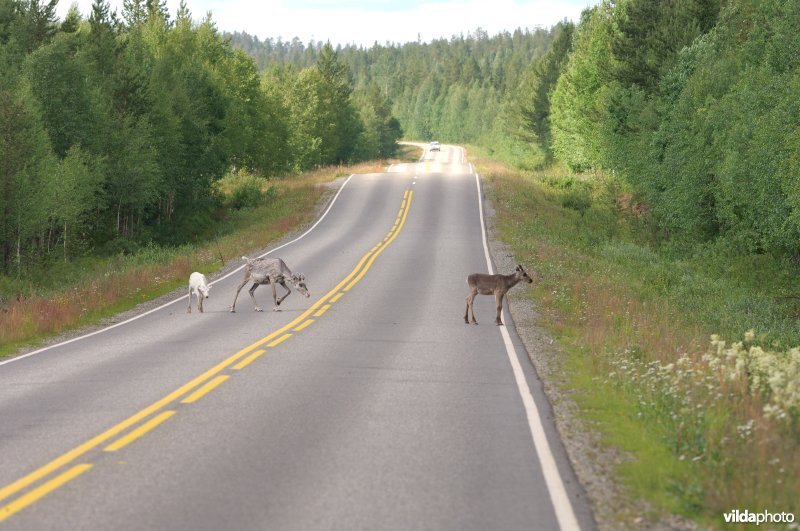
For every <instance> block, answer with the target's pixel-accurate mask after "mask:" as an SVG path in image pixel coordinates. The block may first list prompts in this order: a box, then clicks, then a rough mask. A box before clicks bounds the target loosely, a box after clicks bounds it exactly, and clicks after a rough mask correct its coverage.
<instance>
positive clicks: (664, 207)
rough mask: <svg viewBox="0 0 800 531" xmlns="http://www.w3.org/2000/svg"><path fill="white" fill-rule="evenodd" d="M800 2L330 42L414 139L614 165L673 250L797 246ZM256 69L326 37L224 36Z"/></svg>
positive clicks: (679, 5) (650, 4) (799, 250)
mask: <svg viewBox="0 0 800 531" xmlns="http://www.w3.org/2000/svg"><path fill="white" fill-rule="evenodd" d="M798 27H800V6H799V5H798V4H797V2H790V1H785V0H763V1H762V0H677V1H674V2H660V1H657V0H616V1H610V0H605V1H603V2H600V3H599V5H597V6H595V7H593V8H591V9H587V10H586V11H584V13H583V15H582V17H581V20H580V21H577V24H573V23H572V22H569V21H564V22H563V23H560V24H557V25H556V26H554V27H552V28H549V29H537V30H535V31H521V30H518V31H515V32H514V33H502V34H499V35H495V36H489V35H487V34H486V33H485V32H483V31H482V30H477V31H475V32H474V33H469V34H467V35H461V36H454V37H453V38H451V39H449V40H447V39H441V40H435V41H433V42H431V43H421V42H413V43H406V44H394V45H393V44H385V45H380V44H377V43H376V44H375V45H374V46H372V47H371V48H369V49H364V48H359V47H354V46H348V47H345V48H340V49H338V50H337V52H338V54H339V57H340V58H341V60H342V62H343V63H344V64H346V65H347V66H348V68H349V73H350V75H351V76H352V78H353V83H354V85H355V87H357V88H359V89H366V88H367V87H371V88H373V89H374V88H377V90H378V91H379V93H380V94H382V95H383V96H384V97H385V98H386V99H388V100H389V101H390V102H391V109H392V114H393V115H394V116H396V117H397V119H398V120H399V121H400V124H401V126H402V128H403V131H404V132H405V135H406V137H408V138H414V139H420V140H426V139H433V138H435V139H438V140H440V141H444V142H452V143H469V144H475V145H482V146H485V147H489V148H491V149H492V150H493V151H495V152H496V154H497V155H498V156H502V157H505V158H506V159H509V160H512V161H514V162H516V163H517V164H518V165H523V166H525V165H528V166H537V165H538V166H541V165H547V164H552V163H553V162H556V163H564V164H566V165H568V167H569V168H570V169H572V170H573V171H577V172H584V173H587V174H592V173H599V172H602V173H603V174H605V175H607V176H613V178H614V179H615V181H616V182H617V184H619V185H620V186H624V187H625V189H626V190H628V192H629V193H630V194H632V196H633V201H635V202H636V203H637V205H638V208H639V209H640V210H643V211H645V212H647V213H648V215H649V216H650V218H651V221H652V223H653V229H654V231H655V234H656V236H657V238H658V239H659V240H660V241H662V242H664V243H666V244H667V245H668V246H669V247H670V248H673V249H676V250H686V249H692V248H694V247H696V246H697V244H707V243H709V242H720V241H721V242H724V243H725V244H726V245H735V246H739V247H740V249H741V251H742V252H744V253H767V254H771V255H774V256H779V257H781V256H782V257H788V258H792V259H793V260H797V259H798V258H800V238H798V236H800V180H798V177H797V176H798V170H800V142H798V140H799V139H800V137H799V136H798V131H799V129H798V125H797V124H798V123H800V100H799V99H798V98H797V97H796V95H797V94H798V93H800V75H799V74H798V72H800V70H798V61H800V53H798V52H800V35H798V33H797V31H796V28H798ZM228 37H229V38H230V40H231V43H232V44H233V45H234V46H235V47H237V48H240V49H242V50H245V51H246V52H247V53H248V54H249V55H251V56H252V57H253V58H254V60H255V61H256V63H257V65H258V67H259V68H260V69H261V70H262V71H270V70H272V69H281V68H285V66H286V65H287V64H288V65H294V66H295V67H297V68H304V67H307V66H308V65H312V64H314V63H315V61H316V60H317V58H318V56H319V54H320V51H321V50H322V49H323V45H322V43H311V44H309V45H304V44H303V43H301V42H299V41H298V40H296V39H295V40H293V41H291V42H282V41H280V40H277V41H276V40H271V39H268V40H266V41H259V40H258V39H257V38H254V37H251V36H249V35H247V34H241V33H235V34H232V35H229V36H228Z"/></svg>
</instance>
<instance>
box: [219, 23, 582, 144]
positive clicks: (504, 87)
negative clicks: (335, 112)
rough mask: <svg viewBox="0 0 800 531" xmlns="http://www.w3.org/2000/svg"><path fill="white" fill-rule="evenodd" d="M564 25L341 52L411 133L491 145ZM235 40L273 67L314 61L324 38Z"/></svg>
mask: <svg viewBox="0 0 800 531" xmlns="http://www.w3.org/2000/svg"><path fill="white" fill-rule="evenodd" d="M563 25H564V24H558V25H557V26H556V27H555V28H551V29H541V28H540V29H536V30H533V31H523V30H516V31H514V32H513V33H509V32H504V33H500V34H498V35H495V36H489V35H488V34H487V33H486V32H485V31H483V30H480V29H478V30H476V31H475V32H472V33H469V34H467V35H460V36H454V37H452V38H451V39H436V40H434V41H432V42H430V43H426V42H411V43H405V44H391V43H386V44H378V43H375V44H374V45H373V46H371V47H370V48H369V49H364V48H363V47H358V46H354V45H348V46H345V47H339V48H337V52H338V54H339V57H340V58H341V61H342V63H344V64H345V65H346V66H347V67H348V69H349V72H350V75H351V76H352V78H353V80H354V84H355V87H356V89H357V90H362V91H364V92H370V93H373V94H380V95H382V96H383V97H384V98H386V99H387V100H388V101H389V102H391V110H392V114H393V115H394V116H396V117H397V119H398V120H399V121H400V123H401V124H402V127H403V131H404V133H405V136H406V137H407V138H413V139H420V140H425V139H434V138H439V139H441V140H445V141H447V142H458V143H477V142H482V143H489V142H492V141H495V140H497V139H498V138H506V135H505V133H504V131H503V130H502V120H500V119H498V118H499V117H500V116H501V115H502V114H503V101H504V98H505V96H506V94H508V93H510V92H513V91H515V90H516V87H517V86H518V85H519V83H520V78H521V77H522V76H523V75H524V73H525V72H526V71H527V70H528V69H529V68H530V63H531V61H532V60H533V59H534V58H537V57H540V56H542V55H544V54H545V53H546V52H547V51H548V49H550V47H551V42H552V41H553V39H554V37H555V36H556V35H558V34H560V32H561V28H562V26H563ZM568 25H569V24H568ZM230 38H231V44H232V45H233V46H235V47H238V48H240V49H242V50H244V51H246V52H247V53H249V54H250V55H252V56H253V58H254V59H255V61H256V63H257V64H258V65H259V67H260V68H262V69H265V70H268V71H269V70H270V69H272V68H276V67H281V68H282V67H284V66H285V65H293V66H294V67H296V68H304V67H307V66H308V65H311V64H315V63H316V62H317V60H318V57H319V55H320V53H321V52H320V51H321V50H322V48H323V44H322V43H319V42H311V43H309V44H303V43H302V42H300V41H299V40H297V39H294V40H292V41H290V42H284V41H282V40H280V39H278V40H274V39H266V40H265V41H261V40H259V39H258V38H256V37H252V36H250V35H247V34H246V33H234V34H232V35H230Z"/></svg>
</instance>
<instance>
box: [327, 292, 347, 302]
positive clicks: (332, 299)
mask: <svg viewBox="0 0 800 531" xmlns="http://www.w3.org/2000/svg"><path fill="white" fill-rule="evenodd" d="M342 295H344V293H343V292H339V293H337V294H336V295H334V296H333V297H331V300H330V302H336V301H338V300H339V299H341V298H342Z"/></svg>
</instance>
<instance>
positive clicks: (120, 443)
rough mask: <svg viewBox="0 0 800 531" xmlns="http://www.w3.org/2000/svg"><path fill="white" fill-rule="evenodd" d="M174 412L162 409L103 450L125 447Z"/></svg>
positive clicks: (111, 450)
mask: <svg viewBox="0 0 800 531" xmlns="http://www.w3.org/2000/svg"><path fill="white" fill-rule="evenodd" d="M174 414H175V412H174V411H162V412H161V413H159V414H158V415H156V416H155V417H153V418H151V419H150V420H148V421H147V422H145V423H144V424H142V425H141V426H139V427H138V428H136V429H135V430H133V431H132V432H130V433H129V434H128V435H125V436H124V437H120V438H119V439H117V440H116V441H114V442H113V443H111V444H109V445H108V446H106V447H105V448H103V450H105V451H106V452H116V451H117V450H119V449H121V448H125V447H126V446H128V445H129V444H130V443H132V442H133V441H135V440H136V439H138V438H139V437H141V436H142V435H144V434H145V433H147V432H149V431H150V430H152V429H153V428H155V427H156V426H158V425H159V424H161V423H162V422H164V421H165V420H167V419H168V418H170V417H171V416H172V415H174Z"/></svg>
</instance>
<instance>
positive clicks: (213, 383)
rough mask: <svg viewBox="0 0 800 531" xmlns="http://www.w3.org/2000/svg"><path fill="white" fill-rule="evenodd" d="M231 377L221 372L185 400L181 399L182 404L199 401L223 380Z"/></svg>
mask: <svg viewBox="0 0 800 531" xmlns="http://www.w3.org/2000/svg"><path fill="white" fill-rule="evenodd" d="M228 378H230V376H228V375H227V374H220V375H219V376H217V377H216V378H214V379H213V380H211V381H210V382H208V383H206V384H205V385H204V386H203V387H201V388H200V389H198V390H197V391H195V392H194V393H192V394H190V395H189V396H187V397H186V398H184V399H183V400H181V404H191V403H192V402H197V401H198V400H200V399H201V398H203V397H204V396H206V395H207V394H208V393H210V392H211V391H213V390H214V389H216V388H217V387H218V386H219V385H220V384H221V383H222V382H224V381H225V380H227V379H228Z"/></svg>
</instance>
